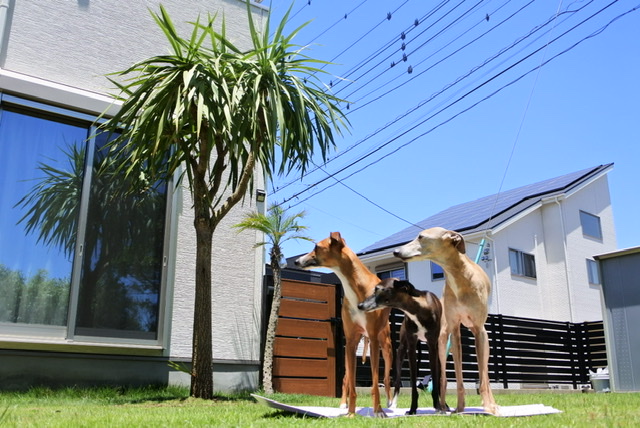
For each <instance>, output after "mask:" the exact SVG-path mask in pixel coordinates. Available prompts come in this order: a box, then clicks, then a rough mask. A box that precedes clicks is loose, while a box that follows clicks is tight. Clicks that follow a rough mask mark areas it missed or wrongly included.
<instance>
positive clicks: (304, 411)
mask: <svg viewBox="0 0 640 428" xmlns="http://www.w3.org/2000/svg"><path fill="white" fill-rule="evenodd" d="M251 396H252V397H253V398H255V400H256V401H257V402H258V403H260V404H263V405H265V406H267V407H271V408H272V409H278V410H282V411H285V412H292V413H298V414H301V415H305V416H312V417H317V418H336V417H339V416H344V415H346V414H347V410H346V409H340V408H337V407H318V406H292V405H289V404H283V403H279V402H277V401H275V400H271V399H269V398H266V397H262V396H260V395H256V394H251ZM408 410H409V409H384V412H385V413H386V414H387V417H390V418H396V417H399V416H407V415H406V413H407V411H408ZM356 413H357V414H358V415H361V416H369V417H371V416H373V408H371V407H357V408H356ZM552 413H562V411H561V410H558V409H554V408H553V407H550V406H545V405H544V404H527V405H524V406H500V415H499V416H501V417H515V416H535V415H549V414H552ZM461 414H465V415H490V414H489V413H486V412H485V411H484V410H483V409H482V407H466V408H465V409H464V413H461ZM416 416H443V415H442V414H438V413H436V412H435V410H434V409H433V407H426V408H422V409H418V411H417V413H416Z"/></svg>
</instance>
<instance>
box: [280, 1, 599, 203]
mask: <svg viewBox="0 0 640 428" xmlns="http://www.w3.org/2000/svg"><path fill="white" fill-rule="evenodd" d="M592 1H593V0H592ZM590 3H591V1H590V2H589V3H587V5H588V4H590ZM587 5H584V6H583V7H582V8H580V9H578V10H575V11H572V12H568V11H565V12H563V13H572V14H574V13H577V12H579V11H581V10H582V9H583V8H584V7H586V6H587ZM526 6H527V5H525V6H524V7H526ZM521 10H522V8H521V9H520V10H518V11H517V12H516V13H518V12H520V11H521ZM514 15H515V14H512V15H511V16H510V17H509V18H507V19H511V18H512V17H513V16H514ZM552 20H553V18H551V19H549V20H547V21H546V22H545V23H543V24H541V25H538V26H536V27H534V28H533V29H532V30H530V31H529V33H528V34H527V35H525V36H522V37H520V38H519V39H516V40H515V41H514V42H513V43H512V44H511V45H509V46H507V47H505V48H502V49H501V50H500V51H499V52H498V53H496V54H494V55H493V56H491V57H489V58H487V59H485V60H484V62H483V63H482V64H480V65H478V66H476V67H474V68H472V69H471V70H470V71H469V72H467V73H466V74H464V75H462V76H460V77H458V78H457V79H456V80H455V81H453V82H451V83H449V84H447V85H445V86H444V87H443V88H442V89H441V90H440V91H438V92H436V93H434V94H433V95H431V97H429V98H427V99H425V100H423V101H421V102H420V103H418V104H417V105H416V106H414V107H412V108H411V109H409V110H408V111H406V112H405V113H403V114H401V115H399V116H398V117H396V118H395V119H394V120H392V121H390V122H388V123H387V124H386V125H384V126H382V127H381V128H378V129H377V130H376V131H375V132H373V133H371V134H369V135H367V136H366V137H364V138H363V139H361V140H359V141H358V142H356V143H355V144H353V145H352V146H350V147H349V148H347V149H346V150H344V151H343V152H341V153H339V154H338V155H336V156H334V157H333V158H331V159H329V160H328V161H327V162H326V163H325V165H326V164H328V163H330V162H332V161H334V160H336V159H338V158H339V157H341V156H343V155H344V154H346V153H347V152H349V151H350V150H352V149H354V148H355V147H356V146H358V145H360V144H362V143H364V142H365V141H367V140H369V139H370V138H372V137H374V136H375V135H377V134H379V133H380V132H382V131H383V130H385V129H387V128H388V127H390V126H391V125H393V124H395V123H397V122H398V121H399V120H400V119H402V118H405V117H407V116H408V115H410V114H411V113H413V112H415V111H417V110H418V109H420V108H422V107H423V106H425V105H426V104H427V103H429V102H431V101H433V100H434V99H435V98H436V97H437V96H439V95H441V94H443V93H444V92H445V91H446V90H449V89H450V88H452V87H453V86H455V85H457V84H458V83H460V82H461V81H462V80H464V79H466V78H468V77H469V76H470V75H472V74H473V73H475V72H477V71H478V70H480V69H481V68H483V67H484V66H486V65H487V64H488V63H490V62H492V61H493V60H495V59H496V58H498V57H499V56H501V55H502V54H504V53H506V52H508V51H509V50H511V49H512V48H513V47H515V46H516V45H518V44H519V43H521V42H522V41H524V40H526V39H527V38H529V37H530V36H531V35H533V34H535V33H536V32H537V31H539V30H540V29H542V28H544V27H545V26H546V25H548V24H549V23H550V22H552ZM503 22H504V21H503ZM503 22H501V23H499V24H498V25H501V24H502V23H503ZM569 31H571V30H569ZM565 34H566V33H565ZM534 53H535V52H534ZM529 56H531V55H529ZM526 58H528V57H525V58H524V59H526ZM522 61H523V60H521V61H519V62H522ZM519 62H518V63H519ZM518 63H516V64H518ZM512 67H513V66H512ZM510 68H511V67H510ZM507 70H508V69H507ZM425 71H426V70H425ZM423 73H424V72H423ZM465 96H466V95H465ZM423 122H424V121H422V122H419V123H418V124H417V125H415V126H413V127H411V128H410V129H409V130H408V131H406V132H403V133H402V134H400V135H399V136H398V137H401V136H404V135H405V134H406V133H408V132H410V131H411V130H413V129H415V128H416V127H417V126H419V125H420V124H422V123H423ZM392 141H393V140H392ZM378 150H379V149H376V150H374V151H373V152H371V153H370V154H368V155H366V156H364V157H363V158H361V159H360V160H362V159H364V158H366V157H368V156H370V155H371V154H373V153H375V152H377V151H378ZM316 170H317V168H316V169H314V170H312V171H309V172H308V173H307V174H306V175H308V174H311V173H312V172H315V171H316ZM341 171H342V170H340V171H338V172H341ZM296 181H297V180H294V181H291V182H289V183H287V184H285V185H283V186H281V187H279V188H278V189H275V190H274V193H275V192H278V191H280V190H282V189H284V188H286V187H288V186H289V185H291V184H293V183H295V182H296Z"/></svg>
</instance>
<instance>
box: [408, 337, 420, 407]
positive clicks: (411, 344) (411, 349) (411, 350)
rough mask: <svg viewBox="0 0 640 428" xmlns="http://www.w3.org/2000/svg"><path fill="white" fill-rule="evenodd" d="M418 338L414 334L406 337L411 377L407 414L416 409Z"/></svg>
mask: <svg viewBox="0 0 640 428" xmlns="http://www.w3.org/2000/svg"><path fill="white" fill-rule="evenodd" d="M417 342H418V338H417V337H416V336H415V335H411V336H410V337H407V351H408V355H409V375H410V376H409V377H410V379H411V407H410V408H409V411H408V412H407V415H415V414H416V410H418V387H417V385H416V380H417V378H418V362H417V359H418V358H417V355H416V343H417Z"/></svg>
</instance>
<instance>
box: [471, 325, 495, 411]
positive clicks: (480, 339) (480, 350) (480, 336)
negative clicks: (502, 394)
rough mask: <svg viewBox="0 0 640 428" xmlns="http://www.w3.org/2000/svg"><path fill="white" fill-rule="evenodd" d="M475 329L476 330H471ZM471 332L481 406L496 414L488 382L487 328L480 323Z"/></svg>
mask: <svg viewBox="0 0 640 428" xmlns="http://www.w3.org/2000/svg"><path fill="white" fill-rule="evenodd" d="M473 330H476V331H473ZM473 330H472V333H474V336H475V338H476V351H477V357H478V374H479V376H480V396H481V397H482V407H483V408H484V410H485V411H486V412H489V413H491V414H494V415H496V414H498V406H496V402H495V399H494V398H493V393H492V392H491V385H490V384H489V350H490V349H489V337H488V334H487V330H486V329H485V328H484V325H482V326H481V327H480V328H474V329H473Z"/></svg>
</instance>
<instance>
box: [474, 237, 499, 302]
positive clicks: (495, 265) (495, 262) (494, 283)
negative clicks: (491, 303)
mask: <svg viewBox="0 0 640 428" xmlns="http://www.w3.org/2000/svg"><path fill="white" fill-rule="evenodd" d="M489 233H490V232H489ZM489 233H487V234H486V235H485V237H484V238H483V239H482V241H483V242H484V240H485V239H488V240H489V241H491V248H493V281H491V282H492V284H491V292H492V293H493V295H494V296H495V297H496V312H497V313H499V314H501V313H502V312H501V311H500V294H499V292H498V258H497V257H496V241H495V240H494V239H493V238H490V237H489ZM476 263H477V262H476Z"/></svg>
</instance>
